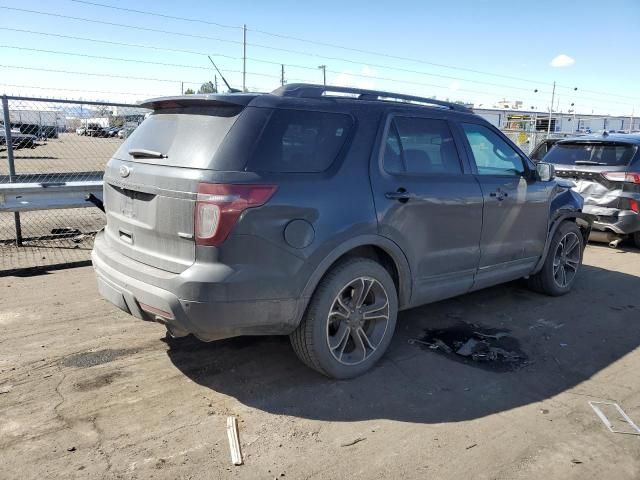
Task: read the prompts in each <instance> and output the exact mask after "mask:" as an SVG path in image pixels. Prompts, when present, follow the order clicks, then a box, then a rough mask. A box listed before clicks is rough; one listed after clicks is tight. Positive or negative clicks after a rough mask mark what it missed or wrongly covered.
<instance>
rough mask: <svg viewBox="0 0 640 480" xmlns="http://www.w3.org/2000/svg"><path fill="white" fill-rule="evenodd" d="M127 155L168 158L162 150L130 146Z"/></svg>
mask: <svg viewBox="0 0 640 480" xmlns="http://www.w3.org/2000/svg"><path fill="white" fill-rule="evenodd" d="M129 155H131V156H132V157H133V158H168V157H167V155H165V154H164V153H162V152H156V151H155V150H147V149H146V148H132V149H131V150H129Z"/></svg>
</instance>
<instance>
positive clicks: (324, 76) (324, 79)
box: [318, 65, 327, 86]
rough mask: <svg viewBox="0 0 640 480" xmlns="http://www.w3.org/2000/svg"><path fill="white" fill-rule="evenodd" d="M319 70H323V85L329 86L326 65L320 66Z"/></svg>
mask: <svg viewBox="0 0 640 480" xmlns="http://www.w3.org/2000/svg"><path fill="white" fill-rule="evenodd" d="M318 68H319V69H320V70H322V84H323V85H324V86H326V85H327V66H326V65H318Z"/></svg>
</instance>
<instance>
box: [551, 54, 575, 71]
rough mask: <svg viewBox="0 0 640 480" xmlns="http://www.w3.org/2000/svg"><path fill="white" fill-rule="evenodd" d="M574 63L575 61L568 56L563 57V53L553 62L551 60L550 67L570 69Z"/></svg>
mask: <svg viewBox="0 0 640 480" xmlns="http://www.w3.org/2000/svg"><path fill="white" fill-rule="evenodd" d="M574 63H576V61H575V59H573V58H571V57H570V56H569V55H565V54H564V53H561V54H560V55H558V56H557V57H555V58H554V59H553V60H551V63H550V65H551V66H552V67H557V68H562V67H570V66H571V65H573V64H574Z"/></svg>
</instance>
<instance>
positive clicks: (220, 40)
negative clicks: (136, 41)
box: [0, 5, 546, 85]
mask: <svg viewBox="0 0 640 480" xmlns="http://www.w3.org/2000/svg"><path fill="white" fill-rule="evenodd" d="M0 8H4V9H7V10H13V11H19V12H25V13H33V14H38V15H46V16H53V17H57V18H66V19H70V20H76V21H83V22H91V23H97V24H102V25H109V26H116V27H122V28H130V29H135V30H142V31H148V32H154V33H163V34H168V35H176V36H184V37H190V38H200V39H205V40H213V41H218V42H226V43H233V44H236V45H243V42H242V41H239V40H228V39H223V38H219V37H211V36H207V35H196V34H189V33H183V32H176V31H170V30H160V29H155V28H148V27H141V26H138V25H128V24H123V23H115V22H107V21H102V20H95V19H91V18H84V17H74V16H70V15H62V14H57V13H51V12H43V11H39V10H28V9H22V8H15V7H7V6H4V5H0ZM113 8H117V7H113ZM247 45H250V46H253V47H258V48H264V49H268V50H274V51H279V52H285V53H295V54H297V55H303V56H308V57H314V58H320V59H326V60H334V61H340V62H345V63H351V64H356V65H362V64H363V62H361V61H356V60H351V59H347V58H340V57H331V56H325V55H319V54H316V53H311V52H304V51H299V50H291V49H286V48H279V47H272V46H270V45H262V44H259V43H247ZM379 56H385V55H384V54H380V55H379ZM397 58H398V59H404V58H403V57H397ZM404 60H411V59H404ZM411 61H416V62H419V61H418V60H411ZM419 63H424V64H427V65H436V66H441V65H438V64H432V63H429V62H419ZM375 66H376V67H377V68H390V67H387V66H383V65H375ZM449 68H455V69H458V70H464V71H470V72H474V73H480V74H483V75H492V76H496V77H503V78H510V79H512V80H518V81H525V82H529V83H532V84H538V85H539V84H544V83H543V82H537V81H533V80H529V79H523V78H518V77H509V76H504V75H498V74H489V73H487V72H481V71H475V70H471V69H464V68H458V67H449ZM394 69H396V70H399V71H406V72H409V73H419V74H422V75H433V76H438V75H436V74H428V73H425V72H417V71H415V70H409V69H400V68H395V67H394ZM440 76H441V75H440ZM449 78H455V77H449ZM455 79H458V80H466V81H469V79H464V78H455ZM545 85H546V84H545Z"/></svg>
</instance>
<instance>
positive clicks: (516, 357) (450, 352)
mask: <svg viewBox="0 0 640 480" xmlns="http://www.w3.org/2000/svg"><path fill="white" fill-rule="evenodd" d="M409 343H412V344H414V345H418V346H420V347H421V348H423V349H428V350H431V351H433V352H436V353H440V354H442V355H446V356H447V357H448V358H451V359H454V360H457V361H460V362H463V363H467V364H473V365H477V366H479V367H483V368H487V369H490V370H497V371H509V370H513V369H516V368H519V367H522V366H524V365H526V364H527V363H528V358H527V355H526V354H525V353H524V352H523V351H522V350H521V348H520V342H519V341H518V340H517V339H516V338H514V337H512V336H510V335H509V331H508V330H501V329H495V328H483V327H481V326H478V325H473V324H469V323H465V322H458V323H456V324H455V325H453V326H451V327H447V328H438V329H427V330H425V331H424V335H423V336H422V337H421V338H420V339H414V340H412V341H411V340H410V342H409Z"/></svg>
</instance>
